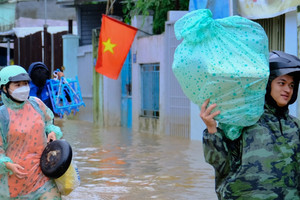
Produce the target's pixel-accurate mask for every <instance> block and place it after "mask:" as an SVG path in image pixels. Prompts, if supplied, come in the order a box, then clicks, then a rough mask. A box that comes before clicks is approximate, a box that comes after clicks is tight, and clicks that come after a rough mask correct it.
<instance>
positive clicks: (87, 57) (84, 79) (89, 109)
mask: <svg viewBox="0 0 300 200" xmlns="http://www.w3.org/2000/svg"><path fill="white" fill-rule="evenodd" d="M77 59H78V81H79V84H80V87H81V94H82V99H83V102H84V103H85V107H81V108H80V111H79V113H78V114H77V118H78V119H79V120H83V121H89V122H93V63H92V60H93V58H92V45H87V46H81V47H79V48H78V54H77Z"/></svg>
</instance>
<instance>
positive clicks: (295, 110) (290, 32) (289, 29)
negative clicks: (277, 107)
mask: <svg viewBox="0 0 300 200" xmlns="http://www.w3.org/2000/svg"><path fill="white" fill-rule="evenodd" d="M297 26H298V24H297V11H292V12H289V13H286V14H285V41H284V44H285V46H284V51H285V52H286V53H290V54H293V55H298V46H297V44H298V36H297ZM298 97H299V96H298ZM299 102H300V101H299V98H298V100H297V101H296V102H295V103H294V104H292V105H290V106H289V110H290V114H291V115H293V116H300V110H299Z"/></svg>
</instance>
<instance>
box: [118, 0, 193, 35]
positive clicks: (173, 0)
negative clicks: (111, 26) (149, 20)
mask: <svg viewBox="0 0 300 200" xmlns="http://www.w3.org/2000/svg"><path fill="white" fill-rule="evenodd" d="M123 2H124V6H123V13H124V15H125V22H127V23H128V22H130V20H131V18H132V17H133V16H135V15H143V16H144V17H146V16H149V15H150V13H151V14H153V33H154V34H161V33H163V32H164V31H165V21H166V20H167V13H168V11H169V10H188V6H189V0H125V1H123Z"/></svg>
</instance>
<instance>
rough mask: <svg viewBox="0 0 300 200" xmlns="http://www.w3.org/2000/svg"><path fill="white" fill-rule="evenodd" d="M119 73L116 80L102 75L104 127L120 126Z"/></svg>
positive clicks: (101, 95)
mask: <svg viewBox="0 0 300 200" xmlns="http://www.w3.org/2000/svg"><path fill="white" fill-rule="evenodd" d="M121 93H122V92H121V74H120V76H119V78H118V79H117V80H114V79H110V78H107V77H103V94H100V98H102V97H104V99H103V112H104V127H110V126H121Z"/></svg>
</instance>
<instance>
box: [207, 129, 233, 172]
mask: <svg viewBox="0 0 300 200" xmlns="http://www.w3.org/2000/svg"><path fill="white" fill-rule="evenodd" d="M203 151H204V157H205V161H206V162H207V163H209V164H210V165H212V166H213V167H214V169H215V172H216V177H223V176H226V175H227V174H228V173H229V171H230V155H229V152H228V148H227V144H226V138H225V136H224V133H223V131H222V130H221V129H219V128H218V131H217V132H216V133H214V134H210V133H208V131H207V129H205V130H204V133H203Z"/></svg>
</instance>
